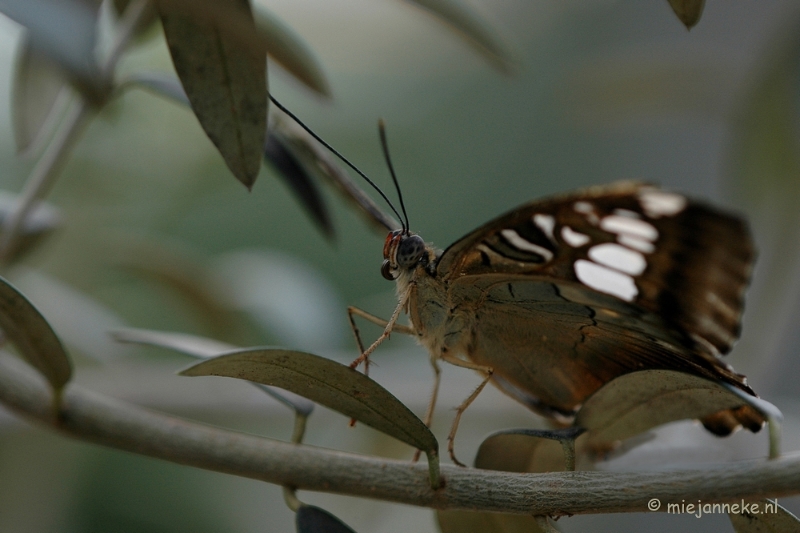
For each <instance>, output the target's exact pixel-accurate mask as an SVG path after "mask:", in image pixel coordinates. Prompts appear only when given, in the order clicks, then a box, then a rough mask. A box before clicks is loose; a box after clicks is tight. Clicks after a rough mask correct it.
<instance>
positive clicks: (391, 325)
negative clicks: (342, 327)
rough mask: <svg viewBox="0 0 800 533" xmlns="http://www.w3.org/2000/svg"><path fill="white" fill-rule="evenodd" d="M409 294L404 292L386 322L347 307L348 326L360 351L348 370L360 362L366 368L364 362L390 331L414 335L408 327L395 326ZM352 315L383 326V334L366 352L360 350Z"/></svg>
mask: <svg viewBox="0 0 800 533" xmlns="http://www.w3.org/2000/svg"><path fill="white" fill-rule="evenodd" d="M410 293H411V291H406V292H405V294H403V296H402V297H401V298H400V302H399V303H398V304H397V308H395V310H394V313H392V316H391V317H390V318H389V320H388V321H384V320H382V319H380V318H378V317H376V316H374V315H371V314H369V313H367V312H365V311H362V310H361V309H358V308H356V307H348V308H347V313H348V316H349V317H350V326H351V327H352V328H353V334H354V335H355V336H356V342H357V343H358V348H359V350H361V355H359V356H358V358H357V359H356V360H355V361H353V362H352V363H350V368H356V367H358V365H360V364H361V363H362V362H364V366H365V368H366V367H367V366H368V364H369V363H368V362H366V361H367V359H368V358H369V356H370V354H371V353H372V352H374V351H375V348H377V347H378V346H380V344H381V343H382V342H383V341H385V340H386V339H388V338H389V335H390V334H391V333H392V331H397V332H398V333H406V334H408V335H414V334H415V333H414V330H413V329H411V328H410V327H408V326H403V325H401V324H397V319H398V318H399V317H400V313H401V312H402V311H403V309H404V308H405V306H406V302H407V301H408V297H409V294H410ZM353 315H356V316H360V317H362V318H364V319H366V320H369V321H370V322H372V323H373V324H378V325H379V326H384V329H383V333H381V336H380V337H378V338H377V339H376V340H375V342H373V343H372V344H370V346H369V348H367V349H366V350H363V349H362V346H363V345H362V344H361V335H360V334H359V332H358V328H357V327H356V325H355V321H354V320H353Z"/></svg>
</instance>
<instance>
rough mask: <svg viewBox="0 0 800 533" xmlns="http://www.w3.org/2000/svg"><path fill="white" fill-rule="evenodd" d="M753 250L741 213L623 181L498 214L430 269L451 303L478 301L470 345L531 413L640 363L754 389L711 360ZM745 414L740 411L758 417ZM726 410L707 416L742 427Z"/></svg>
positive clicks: (581, 396)
mask: <svg viewBox="0 0 800 533" xmlns="http://www.w3.org/2000/svg"><path fill="white" fill-rule="evenodd" d="M752 260H753V247H752V242H751V238H750V235H749V233H748V231H747V228H746V226H745V224H744V223H743V222H742V221H741V220H740V219H738V218H736V217H734V216H731V215H728V214H725V213H722V212H719V211H717V210H714V209H712V208H710V207H707V206H705V205H703V204H700V203H697V202H694V201H691V200H688V199H686V198H685V197H683V196H680V195H677V194H673V193H667V192H664V191H660V190H658V189H656V188H654V187H652V186H648V185H644V184H640V183H631V182H622V183H617V184H612V185H610V186H604V187H596V188H591V189H586V190H583V191H578V192H577V193H574V194H571V195H567V196H561V197H555V198H553V199H549V200H543V201H538V202H534V203H531V204H528V205H525V206H522V207H520V208H518V209H516V210H514V211H512V212H510V213H508V214H506V215H504V216H501V217H500V218H498V219H496V220H494V221H492V222H490V223H489V224H487V225H485V226H484V227H482V228H480V229H479V230H477V231H475V232H473V233H471V234H470V235H468V236H466V237H465V238H463V239H461V240H459V241H458V242H456V243H455V244H453V245H452V246H451V247H450V248H448V249H447V250H446V251H445V252H444V253H443V254H442V255H441V257H440V258H439V260H438V262H437V265H436V269H437V270H436V272H437V277H441V279H442V280H443V281H444V282H445V283H446V285H447V287H448V291H449V295H450V299H451V301H453V302H455V305H458V302H462V301H463V302H475V301H479V302H480V305H478V306H477V308H476V309H475V316H476V320H475V326H474V328H473V337H474V338H473V339H471V340H470V342H468V343H466V344H465V346H466V347H465V348H464V351H465V352H467V353H466V355H467V356H468V357H469V358H470V359H472V360H473V361H475V362H477V363H480V364H485V365H488V366H491V367H493V368H494V369H495V375H496V377H497V379H496V381H497V383H498V384H499V385H500V386H501V388H503V389H504V390H506V392H509V393H511V394H512V395H513V396H515V397H517V398H518V399H522V400H523V401H525V402H526V403H528V404H529V405H531V406H533V407H535V408H536V409H537V410H539V411H543V412H545V414H547V411H548V410H550V411H551V414H552V413H563V414H568V413H570V412H572V411H573V410H574V409H575V408H576V407H578V406H579V405H580V404H581V403H582V402H583V400H585V399H586V398H587V397H588V396H589V395H590V394H591V393H593V392H594V391H595V390H597V389H598V388H599V387H600V386H602V385H603V384H604V383H606V382H608V381H610V380H611V379H614V378H615V377H617V376H619V375H622V374H624V373H628V372H632V371H635V370H642V369H653V368H659V369H671V370H679V371H684V372H690V373H693V374H695V375H699V376H702V377H706V378H708V379H713V380H718V381H724V382H726V383H731V384H733V385H735V386H737V387H739V388H741V389H742V390H745V391H747V392H748V393H750V394H754V393H753V391H752V390H751V389H750V388H749V387H748V386H747V385H746V383H745V380H744V377H743V376H741V375H739V374H736V373H735V372H733V371H732V370H731V369H730V367H728V366H727V365H726V364H725V363H723V362H722V361H721V360H720V359H719V358H718V355H719V354H721V353H727V352H728V351H729V350H730V349H731V347H732V345H733V343H734V341H735V340H736V338H737V337H738V334H739V329H740V319H741V314H742V307H743V292H744V288H745V287H746V285H747V283H748V280H749V275H750V271H751V265H752ZM476 291H478V292H476ZM478 293H480V296H478ZM751 411H752V410H749V411H748V412H747V413H739V415H738V417H739V418H740V419H742V420H740V421H741V422H744V423H745V424H746V425H747V426H749V427H751V428H755V427H756V426H758V427H760V424H761V417H760V415H757V414H756V413H755V412H751ZM720 416H721V417H722V418H726V416H723V415H720ZM734 416H735V414H734ZM726 420H727V422H726V423H721V422H718V421H711V420H709V421H708V424H707V426H715V425H716V426H720V427H717V428H716V431H715V432H718V433H724V432H726V431H730V430H731V429H733V428H732V427H730V426H731V425H733V426H734V427H735V425H736V421H735V420H733V421H732V420H731V419H730V418H729V417H728V418H726ZM722 426H724V427H722ZM710 429H712V430H714V428H710Z"/></svg>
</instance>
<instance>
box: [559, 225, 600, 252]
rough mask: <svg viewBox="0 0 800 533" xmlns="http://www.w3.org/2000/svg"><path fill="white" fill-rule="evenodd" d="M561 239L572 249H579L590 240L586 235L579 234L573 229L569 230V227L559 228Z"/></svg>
mask: <svg viewBox="0 0 800 533" xmlns="http://www.w3.org/2000/svg"><path fill="white" fill-rule="evenodd" d="M561 238H562V239H564V242H566V243H567V244H569V245H570V246H572V247H573V248H580V247H581V246H583V245H584V244H586V243H587V242H589V241H590V240H592V239H591V238H590V237H589V236H588V235H584V234H583V233H579V232H577V231H575V230H574V229H572V228H570V227H569V226H564V227H562V228H561Z"/></svg>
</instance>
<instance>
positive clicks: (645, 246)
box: [617, 233, 656, 254]
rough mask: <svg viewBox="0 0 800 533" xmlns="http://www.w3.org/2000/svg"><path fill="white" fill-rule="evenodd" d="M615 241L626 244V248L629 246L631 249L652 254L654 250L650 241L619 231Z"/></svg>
mask: <svg viewBox="0 0 800 533" xmlns="http://www.w3.org/2000/svg"><path fill="white" fill-rule="evenodd" d="M617 242H618V243H620V244H622V245H625V246H627V247H628V248H631V249H633V250H638V251H640V252H644V253H646V254H652V253H653V252H655V251H656V247H655V246H653V243H652V242H650V241H646V240H644V239H640V238H639V237H633V236H631V235H625V234H624V233H620V234H619V235H617Z"/></svg>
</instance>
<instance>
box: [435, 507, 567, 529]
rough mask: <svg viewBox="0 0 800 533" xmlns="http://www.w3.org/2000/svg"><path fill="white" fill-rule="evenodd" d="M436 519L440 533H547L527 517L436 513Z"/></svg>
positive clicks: (531, 518)
mask: <svg viewBox="0 0 800 533" xmlns="http://www.w3.org/2000/svg"><path fill="white" fill-rule="evenodd" d="M436 519H437V521H438V523H439V529H440V530H441V532H442V533H485V532H492V533H548V532H547V531H546V530H543V529H542V528H541V527H539V524H538V523H537V521H536V518H534V517H533V516H529V515H521V514H506V513H479V512H475V511H437V512H436ZM550 527H551V529H550V531H558V530H557V529H555V527H554V526H552V524H550Z"/></svg>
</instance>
